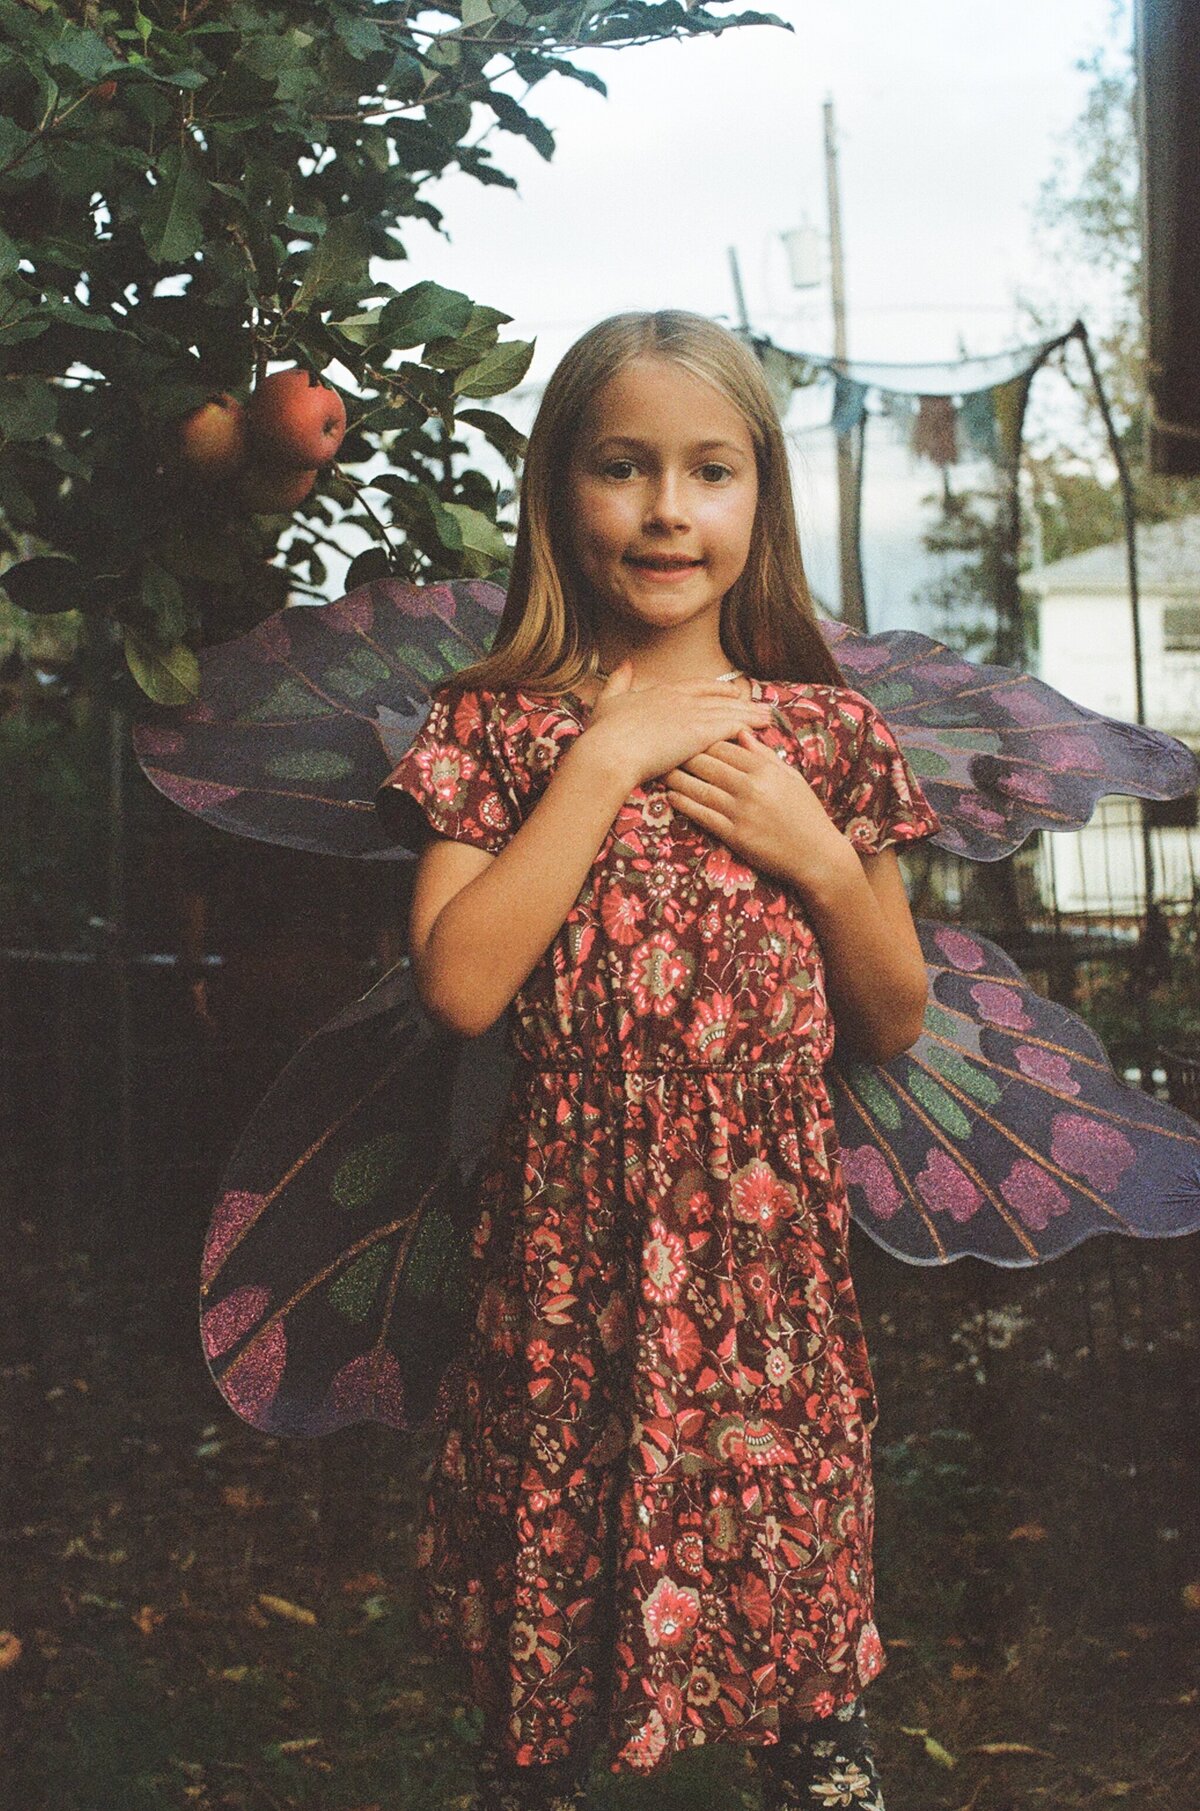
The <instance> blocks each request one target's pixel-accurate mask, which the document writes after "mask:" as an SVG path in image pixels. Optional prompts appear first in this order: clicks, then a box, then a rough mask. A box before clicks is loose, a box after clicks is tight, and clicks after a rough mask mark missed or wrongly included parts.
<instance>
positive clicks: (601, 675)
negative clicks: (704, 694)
mask: <svg viewBox="0 0 1200 1811" xmlns="http://www.w3.org/2000/svg"><path fill="white" fill-rule="evenodd" d="M595 676H596V678H597V679H599V680H601V681H603V680H605V679H611V678H612V674H611V673H606V672H605V671H604V668H603V667H597V668H596V669H595ZM744 678H745V674H744V673H743V672H742V670H741V668H740V667H734V669H733V671H732V672H731V673H718V674H717V677H716V679H714V680H713V682H712V683H713V684H714V685H717V684H718V683H719V682H721V681H722V680H725V679H744Z"/></svg>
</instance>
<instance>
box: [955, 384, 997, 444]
mask: <svg viewBox="0 0 1200 1811" xmlns="http://www.w3.org/2000/svg"><path fill="white" fill-rule="evenodd" d="M958 419H959V422H960V423H961V425H962V431H963V439H964V440H965V441H966V443H967V445H968V446H969V447H970V448H971V451H972V452H974V453H978V454H979V457H980V458H981V459H995V457H996V454H997V451H998V450H999V440H998V429H997V422H996V403H995V391H994V390H973V391H972V392H971V393H970V395H969V396H964V397H963V399H962V403H961V405H960V407H959V411H958Z"/></svg>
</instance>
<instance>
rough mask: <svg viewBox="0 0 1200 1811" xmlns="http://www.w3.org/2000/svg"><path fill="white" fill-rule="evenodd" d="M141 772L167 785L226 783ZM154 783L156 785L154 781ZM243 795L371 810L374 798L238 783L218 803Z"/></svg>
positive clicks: (161, 770)
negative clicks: (341, 796)
mask: <svg viewBox="0 0 1200 1811" xmlns="http://www.w3.org/2000/svg"><path fill="white" fill-rule="evenodd" d="M142 771H143V772H144V773H145V775H146V778H147V779H149V780H152V781H153V780H154V777H155V775H156V774H161V775H162V777H163V780H164V781H165V782H166V783H167V787H168V788H169V786H170V784H171V782H172V781H176V780H184V781H186V782H188V783H189V784H191V785H194V786H226V785H228V784H229V782H228V781H227V780H205V779H202V778H201V777H200V776H199V775H198V774H192V773H180V772H179V771H178V770H177V769H175V768H166V767H146V768H144V769H143V770H142ZM155 783H156V784H157V782H155ZM244 798H255V799H297V800H299V802H300V803H301V804H302V805H327V806H328V807H329V808H330V810H331V811H374V809H375V805H374V801H373V800H371V799H339V798H335V797H332V796H331V795H330V794H329V793H327V792H292V791H290V790H289V789H288V788H287V787H286V786H256V785H245V786H239V787H238V788H237V792H236V794H235V796H234V797H233V798H229V799H222V800H221V801H220V803H221V804H224V805H233V804H235V803H236V801H237V799H244Z"/></svg>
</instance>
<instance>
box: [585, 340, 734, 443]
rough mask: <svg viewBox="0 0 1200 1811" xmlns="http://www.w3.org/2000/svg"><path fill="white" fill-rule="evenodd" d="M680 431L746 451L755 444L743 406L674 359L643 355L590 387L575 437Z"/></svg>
mask: <svg viewBox="0 0 1200 1811" xmlns="http://www.w3.org/2000/svg"><path fill="white" fill-rule="evenodd" d="M681 430H686V431H687V432H688V434H689V435H693V436H694V437H695V438H696V439H704V438H706V437H711V438H713V439H718V438H719V439H724V440H728V441H729V442H730V443H731V444H733V445H738V444H744V445H745V446H746V447H747V448H748V449H749V448H752V445H753V437H752V435H751V433H750V429H749V426H748V425H747V423H746V420H745V418H744V416H743V415H742V412H741V410H740V409H739V408H738V407H737V406H736V404H735V403H734V402H732V401H731V400H730V398H729V397H728V396H726V395H725V394H724V392H723V391H722V390H720V389H718V388H717V386H716V385H715V384H712V383H709V382H708V381H707V380H706V379H705V378H702V377H697V376H696V375H695V374H694V373H693V372H691V371H688V370H685V369H684V367H683V366H682V365H678V364H676V363H675V362H674V361H673V360H672V359H668V358H662V357H652V356H645V355H643V356H641V357H638V358H635V359H631V360H629V362H628V363H627V364H624V365H622V366H621V368H620V369H619V370H618V371H616V372H614V374H613V375H612V376H611V377H610V378H608V379H607V381H606V382H605V383H603V384H601V385H600V386H599V388H598V389H596V390H595V391H593V393H592V396H591V397H590V399H589V401H588V403H587V405H586V406H585V408H584V410H583V412H582V417H581V420H580V424H579V435H578V439H579V441H580V442H583V441H596V440H600V439H605V438H609V437H620V436H628V437H630V438H633V439H639V440H640V439H648V440H649V439H654V440H657V439H669V438H674V437H675V436H676V435H677V434H678V432H679V431H681Z"/></svg>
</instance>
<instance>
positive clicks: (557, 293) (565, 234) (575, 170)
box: [388, 0, 1129, 629]
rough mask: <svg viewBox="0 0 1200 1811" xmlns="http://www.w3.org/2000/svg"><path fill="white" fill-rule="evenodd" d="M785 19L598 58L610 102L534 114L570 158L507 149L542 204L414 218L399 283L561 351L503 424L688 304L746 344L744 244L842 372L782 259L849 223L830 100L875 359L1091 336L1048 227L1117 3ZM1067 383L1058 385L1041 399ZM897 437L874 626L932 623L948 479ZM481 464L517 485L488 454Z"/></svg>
mask: <svg viewBox="0 0 1200 1811" xmlns="http://www.w3.org/2000/svg"><path fill="white" fill-rule="evenodd" d="M761 4H762V5H763V10H768V9H769V10H773V11H775V12H776V13H778V14H779V16H781V17H782V18H784V19H786V20H787V21H788V23H789V24H790V25H791V26H792V27H793V29H792V30H791V31H784V30H780V29H779V28H776V27H769V26H750V27H745V28H742V29H739V30H731V31H727V32H724V33H722V35H721V36H720V37H717V38H708V39H701V40H693V41H689V42H685V43H666V44H657V45H652V46H648V47H646V48H644V49H630V50H620V51H615V52H607V53H604V52H597V53H593V54H592V55H591V56H590V57H589V58H588V59H587V61H588V64H589V67H591V68H593V69H595V70H596V71H597V72H598V73H599V74H600V75H601V76H602V77H603V79H604V80H605V81H606V82H607V83H608V87H609V93H608V97H607V99H605V98H604V97H602V96H600V95H597V94H594V93H592V92H591V91H589V90H588V89H585V88H584V87H582V85H581V84H579V83H577V82H572V81H566V80H563V79H561V78H559V77H552V78H550V79H549V80H548V81H546V82H545V83H543V84H542V85H541V86H540V87H539V88H537V89H535V90H534V92H533V94H532V97H531V99H530V101H529V105H530V107H531V108H532V109H533V111H535V112H536V113H537V114H538V115H539V116H540V117H542V118H544V119H545V120H546V122H547V124H549V125H550V126H551V127H552V129H553V130H554V132H555V134H556V138H557V148H556V151H555V155H554V157H553V158H552V159H551V160H550V161H549V162H546V161H545V160H543V159H542V158H540V157H539V156H538V155H537V153H536V152H535V151H534V150H533V149H532V147H530V146H528V145H527V144H525V142H524V141H523V140H521V139H519V138H516V137H513V136H512V135H510V134H507V133H501V132H498V131H495V132H492V134H491V135H490V137H489V139H488V144H489V146H490V147H491V149H492V151H493V155H494V156H495V158H496V161H497V162H498V163H499V165H500V166H501V167H502V168H504V169H506V170H508V171H509V172H510V173H511V174H512V175H513V176H515V177H516V178H517V180H518V182H519V184H520V187H519V190H517V191H511V190H506V189H500V188H484V187H482V186H481V185H480V184H478V183H476V182H474V181H472V180H470V179H469V178H467V177H465V176H462V175H461V174H458V175H454V176H451V177H448V178H447V179H445V180H443V181H441V182H439V183H436V184H431V185H429V187H427V188H426V189H425V190H424V193H425V194H426V195H427V197H428V198H429V199H430V200H432V201H433V202H434V204H435V205H436V206H437V207H439V208H440V209H441V210H442V213H443V216H444V227H445V235H446V236H443V235H439V234H438V233H435V232H434V231H433V229H432V228H429V227H427V226H426V225H425V224H424V223H422V222H406V223H405V232H406V245H407V248H408V251H409V261H408V263H407V265H400V266H395V267H393V268H392V269H391V270H390V271H389V272H388V274H389V276H390V277H391V278H392V280H393V281H395V282H397V283H399V284H401V285H403V284H404V283H405V282H416V281H417V280H418V279H420V278H433V279H435V280H437V281H439V282H442V283H445V284H447V285H449V286H450V287H453V288H456V289H463V290H465V291H466V292H467V293H468V294H469V295H471V296H472V297H473V298H474V299H475V300H476V301H480V302H486V303H489V304H491V305H492V306H494V307H497V308H501V309H503V310H504V311H505V312H506V313H508V314H511V315H512V316H513V324H512V326H511V327H509V328H507V329H505V333H506V334H507V335H508V336H510V337H521V338H526V339H536V341H537V351H536V354H535V358H534V363H533V365H532V367H531V370H530V372H529V376H528V378H527V379H526V382H525V384H524V385H523V386H522V388H521V390H519V391H518V392H516V393H515V394H511V395H509V396H507V397H504V398H502V399H499V400H498V403H497V406H498V407H499V408H500V409H502V410H503V412H504V413H505V414H507V415H508V416H509V417H510V419H512V420H513V421H514V422H516V423H517V424H518V425H519V426H521V427H523V428H527V427H528V425H529V422H530V420H531V419H532V414H533V410H534V407H535V406H536V397H537V393H538V392H539V391H540V388H541V385H542V384H544V382H545V380H546V378H547V376H548V375H549V373H550V371H551V369H552V368H553V366H554V364H555V363H556V362H557V360H558V358H559V357H560V356H561V354H562V353H563V351H565V349H566V347H567V346H568V345H569V344H570V343H571V341H572V340H574V339H575V338H577V337H578V335H579V334H580V333H582V332H583V331H584V329H585V328H586V327H589V326H590V325H591V324H592V323H593V322H595V321H598V320H600V319H602V318H603V317H604V316H605V315H608V314H613V313H616V312H618V311H619V310H622V309H627V308H664V307H679V308H689V309H694V310H696V311H697V312H699V313H702V314H706V315H710V316H713V317H715V318H717V319H722V318H723V319H725V320H727V321H728V322H730V324H732V323H734V321H735V320H736V306H735V300H734V291H733V287H732V282H731V279H730V272H729V260H728V248H729V247H730V246H731V245H732V246H735V247H736V248H737V252H738V256H739V260H740V264H741V270H742V277H743V284H744V288H745V292H746V300H747V304H748V311H749V315H750V319H751V323H752V325H753V326H754V327H756V328H758V329H759V330H760V331H763V332H766V333H768V334H770V336H771V337H772V338H773V339H774V340H775V341H776V342H777V343H778V344H780V345H784V346H788V347H791V348H793V349H795V350H799V351H810V352H817V353H824V352H832V350H833V345H832V323H831V315H830V308H829V301H828V295H827V291H826V290H825V289H822V290H820V291H816V292H814V291H808V292H797V291H795V290H793V289H792V288H791V285H790V281H789V275H788V268H787V264H786V260H785V254H784V251H783V247H782V244H781V240H780V235H781V233H783V232H784V231H785V230H787V229H788V228H790V227H794V226H797V225H799V224H800V223H801V222H802V221H803V220H804V219H806V218H807V219H808V220H809V221H810V222H811V223H813V224H814V225H816V226H818V227H819V228H821V229H822V230H824V228H825V225H826V203H825V165H824V149H823V121H822V105H823V102H824V99H825V97H826V96H827V95H829V96H831V97H832V98H833V101H834V104H835V109H836V121H837V136H838V146H839V160H840V178H841V198H842V217H843V231H844V240H845V254H846V281H847V295H848V307H849V345H850V352H851V356H852V357H858V358H861V359H866V360H885V361H889V362H894V361H906V360H908V361H915V362H919V361H929V360H936V359H953V358H955V357H956V356H957V355H958V354H959V353H960V351H961V350H962V349H963V348H965V349H966V350H968V351H969V352H971V353H976V354H978V353H987V352H994V351H999V350H1002V349H1004V348H1007V347H1011V346H1013V345H1019V344H1021V343H1022V342H1023V341H1024V340H1027V339H1029V338H1030V337H1036V336H1035V335H1032V334H1031V329H1030V328H1029V326H1028V324H1027V322H1023V321H1022V318H1021V314H1020V310H1019V307H1018V297H1019V296H1021V295H1026V296H1030V297H1033V298H1035V299H1037V300H1038V301H1040V302H1042V303H1046V302H1047V301H1049V302H1050V304H1051V306H1052V307H1053V308H1054V309H1056V310H1057V320H1055V321H1054V322H1053V324H1054V325H1055V326H1061V327H1067V326H1069V325H1070V323H1071V322H1072V321H1073V320H1074V319H1075V317H1076V315H1077V314H1079V313H1084V314H1085V316H1086V315H1087V313H1088V302H1089V297H1088V296H1087V294H1086V293H1083V292H1082V291H1075V290H1073V289H1072V286H1071V284H1070V283H1069V282H1068V283H1066V284H1064V282H1063V278H1062V276H1061V273H1058V272H1056V271H1055V270H1053V269H1052V268H1051V267H1050V266H1049V265H1048V264H1047V263H1046V261H1045V257H1044V253H1043V252H1042V251H1041V250H1039V246H1038V243H1037V241H1036V238H1035V234H1034V230H1033V225H1034V223H1033V210H1034V207H1035V204H1036V202H1037V199H1038V194H1039V190H1040V187H1041V184H1042V183H1043V181H1044V180H1045V178H1046V177H1047V176H1048V175H1049V174H1050V172H1051V170H1052V169H1053V167H1054V163H1055V160H1056V158H1057V157H1058V156H1059V155H1060V154H1061V153H1062V150H1063V141H1064V135H1065V134H1066V133H1067V131H1068V129H1069V128H1070V126H1071V124H1072V122H1073V121H1074V120H1075V119H1076V118H1077V117H1078V115H1079V112H1080V109H1081V107H1082V104H1083V100H1084V96H1085V93H1086V89H1087V85H1088V78H1087V77H1086V76H1085V75H1084V74H1082V73H1081V72H1080V71H1079V69H1078V67H1077V65H1078V63H1079V60H1080V59H1081V58H1083V57H1085V56H1088V55H1089V54H1090V53H1092V52H1093V51H1095V50H1096V49H1097V48H1099V47H1101V46H1102V45H1107V46H1109V47H1110V49H1111V48H1112V47H1114V46H1117V45H1119V44H1120V43H1121V36H1120V33H1121V32H1122V31H1124V32H1125V34H1126V38H1125V41H1126V42H1127V41H1128V30H1129V27H1128V24H1127V23H1124V24H1121V23H1120V22H1119V23H1118V25H1117V27H1116V30H1115V31H1114V27H1113V17H1114V5H1113V0H1005V4H1004V5H998V4H991V5H987V4H982V3H981V0H903V3H902V4H898V3H897V0H783V4H782V5H779V6H776V7H773V8H772V7H771V6H770V0H761ZM731 10H732V9H731ZM1116 10H1117V11H1118V13H1119V12H1120V9H1116ZM1080 281H1081V282H1082V281H1084V279H1083V278H1081V279H1080ZM1055 382H1061V380H1058V379H1055V378H1054V377H1053V375H1047V376H1046V377H1045V378H1043V379H1042V380H1040V384H1039V390H1040V389H1042V388H1043V387H1044V386H1046V385H1049V384H1053V383H1055ZM1036 400H1037V399H1036V398H1035V401H1036ZM814 408H815V409H816V410H818V411H819V410H821V409H822V408H827V402H824V401H823V400H822V397H821V396H820V395H818V394H815V393H813V392H804V391H801V392H798V393H797V395H796V398H795V401H794V404H793V408H792V412H791V414H790V415H789V417H788V426H789V431H790V432H789V437H790V439H791V441H792V450H793V477H794V480H795V491H796V501H797V508H798V514H799V520H800V529H801V537H802V542H803V545H804V549H805V559H806V563H807V564H808V568H809V573H810V578H811V580H812V582H813V583H814V586H815V587H816V590H817V594H818V598H819V601H820V602H821V604H822V607H829V608H833V609H836V597H837V576H836V574H837V555H836V520H837V503H836V493H835V490H834V482H833V456H832V448H831V445H830V443H829V441H828V437H827V436H826V435H824V434H823V433H818V434H811V433H797V432H796V428H797V423H800V424H801V425H803V423H804V421H806V420H811V419H812V418H813V412H814ZM826 419H827V416H826ZM887 432H888V431H887V430H886V428H885V427H883V426H882V425H881V426H880V427H878V428H873V430H872V436H871V439H870V442H869V445H868V453H867V482H866V485H865V489H864V557H865V560H866V565H867V590H868V612H869V621H870V626H871V627H872V628H876V629H878V628H888V627H897V626H902V625H910V626H916V627H929V628H932V627H934V625H933V624H932V623H931V622H929V621H928V620H927V618H926V616H925V613H924V609H923V603H922V598H923V594H924V592H925V591H926V590H927V589H928V586H929V583H930V582H931V579H932V578H934V577H936V570H935V568H936V562H932V563H931V561H930V558H929V556H928V554H927V553H925V552H924V550H923V548H922V545H921V532H922V529H923V528H925V527H928V525H929V520H930V517H929V510H930V508H931V507H935V506H934V505H933V504H932V503H931V502H926V501H923V499H927V498H930V495H931V493H935V492H936V490H937V486H938V478H937V474H936V473H935V472H934V471H933V470H932V468H931V467H929V466H928V465H926V464H925V463H924V462H923V461H918V460H915V459H913V458H912V456H911V455H910V454H909V453H908V451H907V448H906V447H904V446H901V445H899V444H893V443H891V442H890V441H889V440H888V438H887ZM477 457H478V458H479V463H480V464H482V465H483V466H484V468H485V469H488V470H489V471H490V470H491V469H492V467H493V466H495V473H494V475H495V476H496V477H497V478H498V479H499V480H500V481H501V482H511V479H510V478H507V479H506V478H505V476H504V474H503V472H502V469H501V468H500V467H499V465H498V462H496V461H495V460H494V458H490V457H489V455H488V453H487V450H486V449H482V451H481V452H480V453H479V454H478V455H477ZM962 481H963V482H968V481H969V479H968V478H967V476H966V475H963V477H962ZM956 482H958V479H957V478H956Z"/></svg>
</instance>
